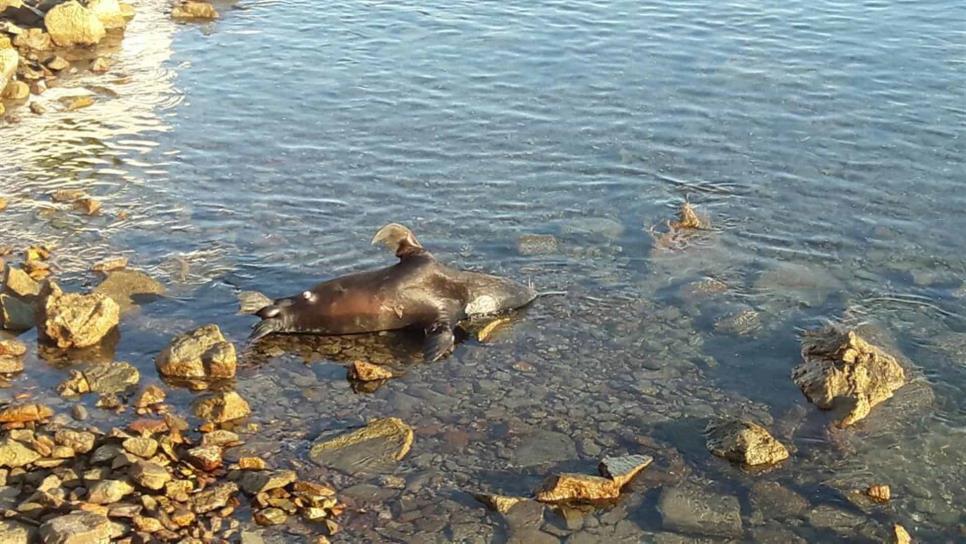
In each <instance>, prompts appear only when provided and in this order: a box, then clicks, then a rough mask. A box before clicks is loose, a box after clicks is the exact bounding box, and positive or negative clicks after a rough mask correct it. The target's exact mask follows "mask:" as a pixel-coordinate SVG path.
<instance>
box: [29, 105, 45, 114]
mask: <svg viewBox="0 0 966 544" xmlns="http://www.w3.org/2000/svg"><path fill="white" fill-rule="evenodd" d="M30 111H31V113H33V114H35V115H43V114H45V113H47V108H46V107H44V105H43V104H41V103H40V102H31V103H30Z"/></svg>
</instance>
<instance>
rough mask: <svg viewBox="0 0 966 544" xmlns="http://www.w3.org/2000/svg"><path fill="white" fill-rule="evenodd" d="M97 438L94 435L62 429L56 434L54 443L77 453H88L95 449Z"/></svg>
mask: <svg viewBox="0 0 966 544" xmlns="http://www.w3.org/2000/svg"><path fill="white" fill-rule="evenodd" d="M96 438H97V437H96V436H94V433H90V432H87V431H75V430H74V429H60V430H59V431H57V432H56V433H54V442H56V443H58V444H60V445H62V446H67V447H69V448H71V449H72V450H74V451H75V452H77V453H87V452H89V451H91V450H92V449H94V441H95V440H96Z"/></svg>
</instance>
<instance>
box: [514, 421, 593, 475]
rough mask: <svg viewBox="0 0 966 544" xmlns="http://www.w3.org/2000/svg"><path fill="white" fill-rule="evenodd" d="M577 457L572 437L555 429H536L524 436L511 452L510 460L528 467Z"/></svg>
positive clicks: (517, 464)
mask: <svg viewBox="0 0 966 544" xmlns="http://www.w3.org/2000/svg"><path fill="white" fill-rule="evenodd" d="M576 457H577V447H576V445H575V444H574V440H573V438H571V437H570V436H568V435H566V434H564V433H558V432H555V431H547V430H538V431H536V432H534V433H532V434H530V435H529V436H527V437H525V438H524V439H523V440H522V441H521V443H520V445H519V446H518V447H517V449H516V450H515V451H514V452H513V457H512V459H511V462H512V463H513V464H514V465H516V466H521V467H529V466H534V465H543V464H546V463H556V462H560V461H568V460H571V459H574V458H576Z"/></svg>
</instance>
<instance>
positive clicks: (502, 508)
mask: <svg viewBox="0 0 966 544" xmlns="http://www.w3.org/2000/svg"><path fill="white" fill-rule="evenodd" d="M473 496H474V497H475V498H476V500H478V501H480V502H482V503H483V504H485V505H486V506H488V507H489V508H490V509H492V510H494V511H496V512H499V513H501V514H506V513H507V512H509V511H510V509H511V508H513V507H514V506H516V505H517V503H519V502H520V501H528V500H531V499H528V498H526V497H509V496H506V495H491V494H489V493H478V494H476V495H473Z"/></svg>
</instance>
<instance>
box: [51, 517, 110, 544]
mask: <svg viewBox="0 0 966 544" xmlns="http://www.w3.org/2000/svg"><path fill="white" fill-rule="evenodd" d="M111 533H112V531H111V521H110V520H109V519H107V517H105V516H102V515H100V514H95V513H93V512H82V511H78V512H73V513H71V514H67V515H63V516H58V517H55V518H53V519H50V520H48V521H47V522H45V523H44V524H43V525H41V526H40V529H39V534H40V539H41V541H42V542H43V543H44V544H108V543H109V542H111Z"/></svg>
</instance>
